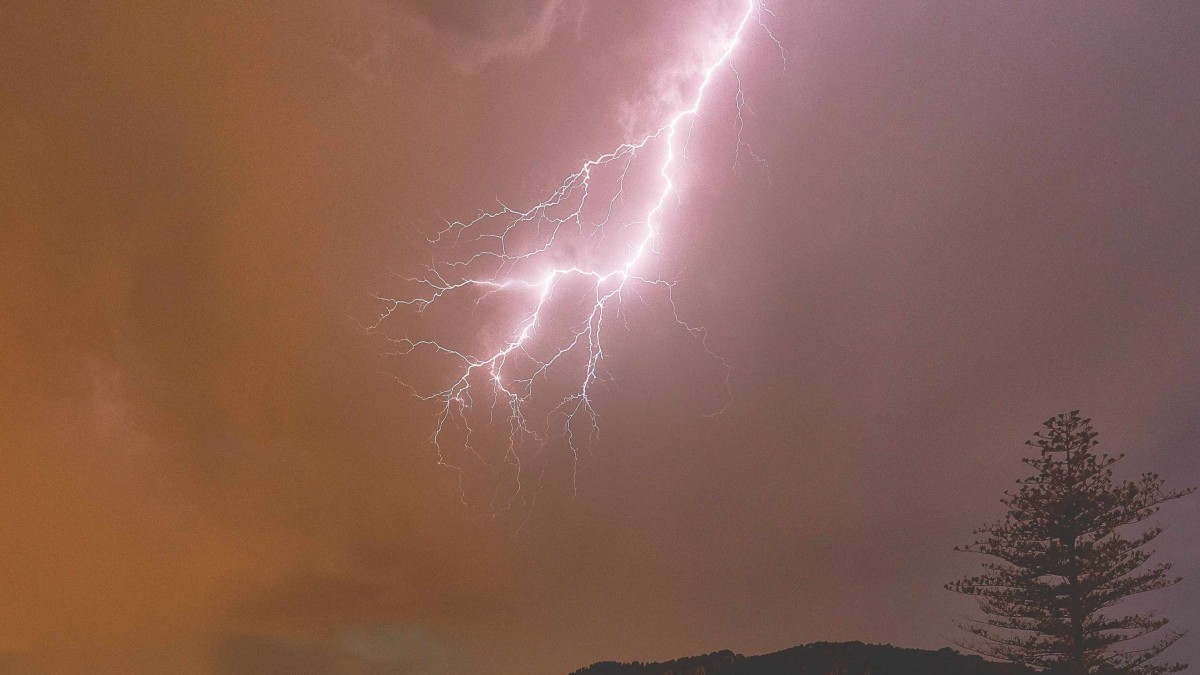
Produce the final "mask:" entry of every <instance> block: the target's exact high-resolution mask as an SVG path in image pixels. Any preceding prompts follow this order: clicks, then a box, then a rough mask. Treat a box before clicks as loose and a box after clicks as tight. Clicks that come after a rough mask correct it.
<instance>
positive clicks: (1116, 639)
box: [946, 410, 1192, 675]
mask: <svg viewBox="0 0 1200 675" xmlns="http://www.w3.org/2000/svg"><path fill="white" fill-rule="evenodd" d="M1043 426H1044V427H1045V428H1044V429H1042V430H1041V431H1039V432H1037V433H1035V434H1034V438H1033V440H1031V441H1026V445H1030V446H1034V447H1036V448H1038V450H1039V452H1038V455H1037V456H1036V457H1032V458H1025V459H1023V460H1022V461H1024V462H1025V463H1026V464H1028V465H1029V466H1030V467H1032V468H1033V470H1034V475H1032V476H1030V477H1028V478H1024V479H1022V480H1019V481H1017V483H1018V485H1020V487H1019V488H1018V489H1017V490H1016V491H1015V492H1012V491H1010V492H1006V493H1005V498H1004V499H1003V500H1002V503H1003V504H1004V505H1005V506H1006V507H1007V508H1008V512H1007V514H1006V515H1005V516H1004V517H1003V518H1002V519H1001V520H999V521H998V522H996V523H994V524H992V525H988V526H986V527H983V528H980V529H978V530H976V531H975V534H976V535H977V536H979V537H980V539H979V540H978V541H976V542H975V543H973V544H970V545H968V546H965V547H961V548H959V549H957V550H965V551H971V552H976V553H982V554H984V555H986V556H989V557H991V558H994V559H995V560H989V561H988V562H985V563H984V565H983V573H982V574H979V575H978V576H972V577H967V578H965V579H961V580H959V581H955V582H953V583H950V584H947V585H946V588H948V589H949V590H952V591H955V592H958V593H963V594H966V595H970V596H974V597H975V598H976V599H977V601H978V603H979V608H980V610H981V611H982V612H983V614H984V618H983V619H979V620H968V621H966V622H964V623H962V624H960V626H961V627H962V628H963V629H964V630H965V631H967V632H968V633H970V634H971V635H973V636H974V639H972V640H971V641H970V642H969V643H967V644H963V645H962V646H964V647H967V648H969V649H972V650H974V651H977V652H980V653H982V654H984V655H985V656H991V657H994V658H999V659H1003V660H1006V661H1011V662H1014V663H1019V664H1023V665H1027V666H1032V667H1034V668H1039V669H1045V670H1048V671H1050V672H1054V673H1065V674H1067V675H1087V674H1098V673H1103V674H1106V675H1107V674H1128V675H1160V674H1162V673H1174V672H1178V671H1180V670H1183V669H1184V668H1186V667H1187V666H1186V665H1185V664H1181V663H1166V664H1158V663H1153V662H1152V661H1153V659H1154V658H1155V657H1157V656H1158V655H1159V654H1161V653H1162V652H1163V651H1164V650H1165V649H1167V648H1168V647H1170V646H1171V645H1173V644H1174V643H1175V642H1176V641H1178V640H1179V638H1180V637H1182V633H1178V632H1171V631H1168V632H1166V633H1165V634H1164V635H1163V636H1162V637H1157V638H1156V637H1155V636H1151V634H1152V633H1155V632H1156V631H1158V630H1159V629H1161V628H1163V627H1164V626H1166V625H1167V619H1165V618H1162V617H1160V616H1159V615H1158V613H1157V612H1153V611H1142V612H1128V613H1121V612H1120V611H1117V610H1115V609H1114V608H1115V607H1116V606H1117V605H1119V604H1120V603H1121V602H1122V601H1123V600H1125V599H1126V598H1128V597H1130V596H1133V595H1139V594H1142V593H1147V592H1149V591H1154V590H1158V589H1161V588H1166V587H1168V586H1173V585H1174V584H1176V583H1178V582H1179V581H1180V579H1179V578H1178V577H1174V576H1171V575H1170V574H1169V572H1170V569H1171V565H1170V563H1164V562H1159V563H1154V564H1148V563H1149V560H1150V557H1151V556H1152V555H1153V553H1154V551H1153V550H1151V549H1149V548H1147V546H1148V545H1149V544H1150V543H1151V542H1152V541H1154V540H1155V539H1156V538H1157V537H1158V535H1159V534H1161V533H1162V531H1163V528H1162V526H1160V525H1154V526H1152V527H1149V528H1148V529H1145V530H1144V531H1142V532H1140V533H1136V534H1129V533H1127V532H1125V530H1127V529H1129V528H1128V526H1131V525H1135V524H1137V523H1141V522H1143V521H1145V520H1147V519H1148V518H1150V517H1151V516H1153V515H1154V514H1155V513H1157V512H1158V510H1159V507H1160V505H1161V504H1163V503H1164V502H1167V501H1171V500H1174V499H1178V498H1180V497H1182V496H1184V495H1186V494H1189V493H1191V492H1192V489H1187V490H1170V491H1168V490H1164V489H1163V480H1162V479H1161V478H1159V476H1158V475H1157V474H1154V473H1145V474H1142V476H1141V477H1140V478H1139V479H1138V480H1135V481H1122V482H1117V481H1114V479H1113V472H1112V466H1113V464H1115V463H1117V461H1119V460H1120V459H1121V458H1122V457H1123V455H1117V456H1115V457H1114V456H1109V455H1107V454H1099V455H1098V454H1096V453H1095V452H1094V451H1093V448H1094V447H1095V446H1096V444H1097V441H1096V432H1095V431H1094V430H1093V429H1092V424H1091V420H1090V419H1083V418H1080V417H1079V411H1077V410H1075V411H1072V412H1070V413H1067V414H1063V415H1058V416H1056V417H1053V418H1051V419H1049V420H1046V422H1045V423H1044V424H1043ZM1135 529H1136V528H1135ZM1148 636H1149V637H1148ZM1139 638H1144V639H1141V640H1139Z"/></svg>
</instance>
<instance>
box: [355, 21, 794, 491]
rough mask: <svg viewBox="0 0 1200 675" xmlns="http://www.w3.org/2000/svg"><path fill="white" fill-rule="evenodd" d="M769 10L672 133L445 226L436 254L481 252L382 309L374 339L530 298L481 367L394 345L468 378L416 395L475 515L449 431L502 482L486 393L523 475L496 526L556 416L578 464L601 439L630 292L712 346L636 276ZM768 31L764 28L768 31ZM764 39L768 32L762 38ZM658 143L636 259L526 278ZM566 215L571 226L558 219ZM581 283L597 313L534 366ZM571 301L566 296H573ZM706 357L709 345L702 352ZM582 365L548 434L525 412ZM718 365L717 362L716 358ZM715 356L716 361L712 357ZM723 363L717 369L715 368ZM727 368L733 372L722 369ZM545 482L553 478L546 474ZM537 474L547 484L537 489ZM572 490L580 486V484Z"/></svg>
mask: <svg viewBox="0 0 1200 675" xmlns="http://www.w3.org/2000/svg"><path fill="white" fill-rule="evenodd" d="M760 2H761V0H746V3H745V6H744V9H743V11H742V12H741V15H740V18H739V20H738V22H737V24H736V28H735V29H734V31H733V34H732V36H731V37H730V38H729V39H728V40H727V41H726V42H725V43H724V44H721V45H720V46H719V49H718V50H716V51H717V55H716V56H715V57H714V59H713V60H712V62H710V63H709V64H708V65H707V67H706V68H705V69H704V70H703V71H702V79H701V81H700V84H699V86H698V87H697V89H696V92H695V95H694V97H693V98H692V100H691V102H690V104H688V105H687V106H686V107H684V108H682V109H678V110H676V111H674V113H673V114H671V115H670V117H669V118H668V119H667V122H666V123H665V124H663V125H661V126H659V127H658V128H656V129H654V130H653V131H651V132H650V133H647V134H645V135H644V136H642V137H641V138H639V139H638V140H636V141H633V142H626V143H623V144H621V145H620V146H618V147H617V148H616V149H614V150H612V151H610V152H607V153H604V154H601V155H599V156H596V157H593V158H592V159H589V160H587V161H585V162H584V163H583V164H582V165H581V166H580V167H579V169H578V170H576V171H575V172H574V173H571V174H570V175H568V176H567V177H566V178H565V179H564V180H563V181H562V182H561V183H560V184H559V186H558V187H557V188H556V189H555V190H554V191H553V192H552V193H551V195H550V196H549V197H548V198H547V199H545V200H543V201H541V202H539V203H537V204H534V205H533V206H532V207H530V208H528V209H525V210H520V209H512V208H510V207H508V206H506V205H503V204H501V208H500V209H498V210H495V211H490V212H483V213H480V214H479V215H478V216H477V217H475V218H474V219H473V220H469V221H456V222H452V223H448V224H447V225H446V227H445V228H444V229H442V230H441V231H439V232H438V233H437V234H436V235H434V236H433V237H432V238H431V239H430V243H431V244H433V245H435V246H437V245H448V246H451V247H454V248H458V247H461V246H463V245H468V246H472V247H473V250H472V251H470V252H468V253H467V254H463V255H462V256H461V257H459V258H457V259H453V260H450V261H443V262H440V263H438V262H435V263H431V264H430V266H429V267H428V269H427V271H426V275H425V276H423V277H419V278H408V279H406V281H407V282H409V283H412V284H416V285H417V286H418V287H419V288H422V289H424V290H423V291H422V292H420V293H418V294H415V295H408V296H403V297H399V298H397V297H379V300H381V301H382V302H383V303H384V309H383V311H382V312H381V314H380V316H379V318H378V320H377V321H376V322H375V324H374V325H373V326H372V327H371V328H372V329H379V328H380V327H381V325H382V324H383V323H384V322H385V321H386V320H387V319H388V318H389V317H391V316H392V315H393V314H394V313H395V312H397V311H398V310H400V309H401V308H405V307H407V308H412V309H415V310H416V311H418V312H421V311H424V310H426V309H428V308H429V307H431V306H433V305H434V304H436V303H438V302H440V301H443V300H445V299H446V298H447V296H449V295H451V294H456V293H463V292H470V291H474V292H475V293H477V294H479V296H478V298H477V300H476V302H477V303H478V302H479V300H480V299H482V298H483V297H487V296H490V295H492V294H495V293H506V292H514V293H516V292H519V293H527V294H529V295H530V296H531V297H532V308H531V309H528V310H526V311H525V312H524V313H523V314H519V315H518V316H517V318H516V320H515V322H514V323H513V324H510V325H511V326H512V329H511V332H510V333H509V335H510V336H511V337H510V338H508V339H507V340H506V341H504V342H503V343H502V345H501V346H500V347H499V348H498V349H496V350H495V351H492V352H491V353H487V354H485V355H482V356H476V355H472V354H470V353H468V352H467V351H465V350H462V349H460V348H454V347H451V346H448V345H447V344H445V343H443V342H442V341H438V340H432V339H411V338H408V337H404V338H389V339H390V340H391V342H392V343H393V344H394V345H395V346H396V353H398V354H404V355H406V354H411V353H413V352H416V351H419V350H420V351H427V352H430V353H433V354H437V355H441V356H443V357H448V358H450V359H452V360H454V361H456V362H458V363H459V367H460V370H459V372H458V376H457V379H455V380H454V381H453V382H452V384H450V385H449V386H448V387H446V388H444V389H441V390H439V391H434V392H432V393H423V392H420V391H418V390H417V389H415V388H413V392H414V394H415V395H416V396H417V397H418V398H420V399H421V400H425V401H435V402H437V403H439V404H440V408H439V412H438V415H437V422H436V427H435V430H434V432H433V435H432V439H431V440H432V442H433V445H434V447H435V448H436V450H437V458H438V463H439V464H442V465H444V466H447V467H451V468H453V469H455V470H457V471H458V475H459V489H460V493H461V496H462V500H463V503H464V505H468V500H467V494H466V491H465V488H464V486H463V473H464V466H463V464H462V463H461V461H460V460H452V459H450V458H449V457H448V455H447V453H446V451H445V449H444V448H443V438H444V436H445V434H446V433H447V429H448V427H449V426H450V425H452V424H461V427H460V428H461V429H462V430H463V434H464V441H463V443H462V445H463V449H464V450H465V451H466V452H468V453H470V454H473V455H474V457H475V458H477V459H478V460H479V461H480V462H482V463H483V464H484V465H488V466H490V467H491V468H492V469H493V471H496V467H494V466H491V464H490V463H489V462H488V461H487V460H486V459H485V458H484V456H483V454H482V452H481V449H479V448H476V447H475V446H474V445H473V436H474V434H475V430H474V429H473V426H472V421H471V420H470V419H469V416H468V415H469V412H470V410H471V408H472V405H473V403H474V399H475V397H476V392H477V390H478V389H479V388H480V387H481V386H482V385H481V380H482V382H486V383H488V386H489V387H490V393H491V394H492V395H493V396H494V399H493V405H492V409H493V414H494V410H495V408H496V407H497V406H503V407H506V408H507V411H508V412H507V417H506V422H505V423H506V424H507V437H508V438H507V447H506V448H505V449H504V453H503V461H504V463H505V464H506V465H508V467H510V469H511V471H512V473H513V474H514V480H515V491H512V492H511V495H510V496H509V499H508V501H507V503H502V498H501V497H500V495H501V490H500V488H499V486H497V487H496V489H495V491H494V492H493V495H492V499H491V509H492V512H493V514H494V513H496V512H498V511H502V510H505V509H506V508H508V507H510V506H511V505H512V503H513V500H514V499H515V498H516V495H518V494H520V492H521V479H522V476H521V474H522V467H521V453H520V452H519V447H520V445H521V443H522V441H523V440H524V439H525V438H531V439H533V440H535V441H536V442H538V443H540V444H544V443H545V439H546V436H547V435H548V434H549V428H550V419H551V418H553V417H554V416H556V415H558V416H561V418H562V427H561V428H562V431H563V435H564V436H565V438H566V442H567V446H568V447H569V449H570V451H571V453H572V455H573V457H574V459H575V466H577V465H578V459H579V453H580V450H581V448H582V447H584V446H585V443H584V440H586V445H590V442H591V440H592V439H594V437H595V435H596V433H597V432H598V427H597V417H596V412H595V410H594V409H593V407H592V399H591V393H592V389H593V387H594V385H595V384H596V382H597V379H598V378H600V374H599V371H598V368H599V365H600V362H601V360H602V359H603V357H604V348H603V343H602V340H601V337H602V334H603V331H604V328H605V321H604V320H605V318H606V312H605V310H606V309H607V308H608V305H609V303H610V302H612V301H613V300H614V298H615V299H617V301H618V302H619V300H620V298H621V297H622V294H623V293H624V292H625V291H626V290H627V286H628V284H629V283H630V282H638V283H641V284H648V285H650V286H656V287H663V288H665V289H666V291H667V297H668V300H669V302H670V306H671V311H672V314H673V315H674V316H673V318H674V319H675V320H676V321H677V322H678V323H679V324H680V325H682V326H683V327H684V328H685V329H686V330H687V331H689V332H690V333H692V334H694V335H696V336H698V337H699V338H700V339H701V340H702V341H703V340H704V339H705V338H706V334H705V333H704V331H703V329H700V328H697V327H694V326H691V325H689V324H687V323H685V322H684V321H683V320H682V319H681V318H680V317H679V313H678V312H677V311H675V309H674V298H673V295H672V290H673V288H674V282H673V281H667V280H662V279H654V278H648V277H644V276H641V275H640V274H639V271H638V270H639V265H640V264H641V263H642V262H643V261H644V259H645V258H646V256H647V254H648V253H649V252H650V251H651V246H652V244H653V242H654V240H655V239H656V238H657V237H658V235H659V229H660V226H661V224H662V221H663V218H664V215H665V212H666V208H667V204H668V200H669V199H670V198H671V197H672V195H673V194H674V193H675V191H676V180H675V178H676V171H677V163H678V161H679V158H680V156H681V154H682V152H683V147H685V146H686V139H684V140H683V141H682V142H681V140H680V136H681V130H684V129H685V128H686V129H688V130H689V132H690V127H689V125H688V124H687V122H688V121H690V122H692V123H694V121H695V119H696V117H697V116H698V114H699V112H700V110H701V106H702V105H703V104H704V102H705V97H706V93H707V92H708V90H709V88H710V85H711V83H712V82H713V80H714V79H715V77H716V74H717V72H718V71H719V70H720V69H721V68H722V67H723V66H724V65H726V64H730V63H731V60H732V58H733V55H734V52H735V51H736V49H737V47H738V44H739V43H740V41H741V40H742V39H743V36H744V33H745V32H746V30H747V27H748V26H749V25H750V24H751V22H752V20H753V18H754V16H755V12H756V10H760V9H761V10H762V11H764V12H767V13H768V14H769V13H770V11H769V10H768V9H767V8H766V7H763V6H762V5H760ZM759 23H760V24H761V21H760V22H759ZM764 28H765V26H764ZM767 34H768V35H769V36H770V39H771V40H772V41H774V42H775V44H776V45H778V44H779V43H778V41H777V40H775V37H774V35H773V34H771V33H770V31H769V30H767ZM733 72H734V76H735V77H736V78H737V84H738V92H737V97H736V105H737V114H738V123H739V129H738V143H739V149H740V147H741V145H742V139H741V124H742V108H743V106H744V100H745V98H744V96H743V94H742V91H741V77H740V75H738V73H737V70H736V69H734V71H733ZM660 139H661V141H662V143H663V144H664V146H665V152H664V153H663V156H662V159H661V163H660V164H659V166H658V171H657V175H658V178H659V180H660V181H661V185H660V188H659V190H658V192H657V195H656V196H655V198H654V199H653V201H652V202H651V205H650V206H649V208H648V210H646V211H645V212H644V213H643V214H642V215H641V216H640V217H636V218H630V219H629V220H627V221H625V222H623V223H622V224H621V226H620V227H622V228H627V227H633V226H641V228H642V230H641V234H640V236H637V237H636V238H635V239H634V241H633V242H632V243H631V244H630V245H629V246H628V253H627V254H626V256H625V258H624V260H623V261H622V262H618V263H617V264H614V265H612V266H611V267H609V268H607V269H599V270H597V269H591V268H589V267H587V266H582V265H579V264H575V265H571V266H564V267H552V268H551V269H549V270H546V271H544V272H541V273H531V272H527V271H525V270H524V267H525V266H528V263H529V261H531V260H533V259H535V258H538V257H539V256H542V255H544V254H547V253H548V252H550V251H551V250H552V249H553V248H554V246H555V244H556V243H559V242H560V238H561V237H565V236H567V230H569V229H570V228H572V227H575V228H576V230H577V232H578V233H579V235H581V236H589V235H595V234H597V233H599V232H600V231H601V230H604V229H605V228H606V227H608V226H610V220H611V219H612V217H613V211H614V205H615V204H616V203H617V201H618V200H619V199H621V198H622V196H623V194H624V190H625V178H626V176H627V175H628V174H629V172H630V167H631V165H632V164H633V162H634V159H635V157H636V156H637V154H638V153H639V151H642V150H643V149H645V148H646V146H648V145H650V144H651V143H655V142H658V141H659V140H660ZM612 167H616V168H617V169H619V180H618V183H617V188H616V189H615V191H614V193H613V194H612V195H611V197H609V199H608V202H607V211H606V215H605V217H604V218H603V219H602V220H601V221H600V222H597V223H594V224H591V229H590V232H588V233H586V234H585V233H584V220H585V216H584V210H585V208H586V207H588V205H589V204H590V203H591V202H592V201H594V199H595V197H594V194H593V189H594V188H595V186H594V181H593V179H594V178H595V175H596V173H597V172H599V171H600V170H602V169H606V168H612ZM561 211H566V213H565V215H564V214H562V213H560V212H561ZM546 231H548V232H549V234H545V232H546ZM530 233H533V234H535V235H536V236H537V237H542V240H541V241H538V240H537V239H536V238H535V242H536V243H535V244H532V245H530V244H525V243H523V242H524V240H522V239H521V237H522V236H525V237H526V238H528V237H529V235H530ZM484 265H491V266H492V267H491V268H490V269H491V271H490V273H488V274H482V275H477V274H474V273H473V272H472V271H473V270H474V269H475V268H476V267H479V266H484ZM568 278H577V279H581V280H585V281H587V282H589V283H588V285H587V288H586V290H585V291H583V292H584V293H585V295H586V296H587V297H589V298H590V300H587V301H585V302H590V303H591V305H590V309H585V310H584V311H583V320H582V321H579V322H577V323H575V324H574V325H573V327H572V328H571V329H570V330H569V331H567V334H566V335H565V337H562V338H560V339H559V340H558V342H557V343H556V344H555V345H553V346H552V347H551V348H550V349H549V350H548V354H547V355H535V354H534V353H533V351H532V350H531V349H530V348H529V347H530V343H531V341H532V340H534V337H535V335H536V334H537V330H538V328H539V327H541V326H542V325H544V322H545V321H546V319H547V315H549V314H550V313H552V308H551V301H552V300H553V299H554V298H555V293H556V291H559V290H560V289H562V288H563V286H564V283H563V282H564V280H566V279H568ZM564 292H565V290H564ZM704 348H705V350H708V347H707V344H705V345H704ZM576 353H579V354H581V355H582V357H583V358H582V362H583V367H582V372H581V373H580V375H579V379H578V380H577V387H575V388H574V390H573V391H572V392H570V393H568V394H566V395H565V396H564V397H563V398H562V399H561V400H559V401H558V403H557V404H556V405H554V406H552V407H551V409H550V412H549V414H548V417H547V423H546V430H545V431H540V430H539V429H536V428H535V426H534V425H532V424H531V423H530V420H529V419H528V418H527V412H528V410H527V409H528V407H529V404H530V401H531V399H532V397H533V392H534V385H535V383H537V382H538V381H539V379H542V380H544V379H545V378H546V377H548V373H549V371H550V370H551V368H552V367H554V366H555V365H556V364H559V363H562V362H565V361H566V360H567V359H568V356H569V355H572V354H576ZM709 353H710V354H711V352H709ZM714 356H715V355H714ZM717 358H718V360H720V359H719V357H717ZM720 361H721V364H722V365H723V366H724V365H725V364H724V361H723V360H720ZM543 472H544V467H543ZM540 475H541V474H539V481H540ZM573 483H574V481H573Z"/></svg>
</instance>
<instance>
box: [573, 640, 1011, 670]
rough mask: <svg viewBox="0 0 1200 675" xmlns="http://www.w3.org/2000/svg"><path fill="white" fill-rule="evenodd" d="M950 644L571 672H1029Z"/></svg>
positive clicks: (826, 646)
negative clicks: (946, 645) (931, 648)
mask: <svg viewBox="0 0 1200 675" xmlns="http://www.w3.org/2000/svg"><path fill="white" fill-rule="evenodd" d="M1033 672H1035V671H1033V670H1030V669H1028V668H1024V667H1022V666H1018V665H1014V664H1010V663H998V662H995V661H987V660H985V659H983V658H982V657H979V656H975V655H968V654H962V653H959V652H957V651H955V650H953V649H950V648H949V647H944V648H942V649H938V650H928V649H912V648H906V647H894V646H892V645H878V644H865V643H862V642H814V643H810V644H804V645H799V646H796V647H791V648H789V649H783V650H780V651H777V652H771V653H768V654H759V655H756V656H744V655H742V654H737V653H735V652H733V651H730V650H728V649H725V650H721V651H716V652H711V653H709V654H704V655H700V656H689V657H685V658H680V659H674V660H671V661H662V662H657V663H642V662H639V661H634V662H631V663H620V662H617V661H600V662H597V663H593V664H592V665H590V666H586V667H584V668H580V669H579V670H576V671H574V672H572V673H571V675H1030V674H1032V673H1033Z"/></svg>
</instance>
